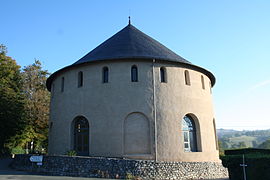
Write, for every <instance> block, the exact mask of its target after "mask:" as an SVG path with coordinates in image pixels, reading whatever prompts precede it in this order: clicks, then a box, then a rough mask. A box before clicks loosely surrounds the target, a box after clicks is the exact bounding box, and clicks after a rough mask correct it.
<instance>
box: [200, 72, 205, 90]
mask: <svg viewBox="0 0 270 180" xmlns="http://www.w3.org/2000/svg"><path fill="white" fill-rule="evenodd" d="M201 82H202V88H203V89H205V86H204V78H203V75H201Z"/></svg>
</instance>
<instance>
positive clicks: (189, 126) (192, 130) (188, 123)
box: [182, 115, 198, 152]
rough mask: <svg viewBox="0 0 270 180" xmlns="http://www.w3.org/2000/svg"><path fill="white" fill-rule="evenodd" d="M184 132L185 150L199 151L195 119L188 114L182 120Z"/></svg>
mask: <svg viewBox="0 0 270 180" xmlns="http://www.w3.org/2000/svg"><path fill="white" fill-rule="evenodd" d="M182 132H183V139H184V151H185V152H197V151H198V149H197V135H196V127H195V123H194V120H193V119H192V118H191V117H190V116H189V115H186V116H185V117H184V118H183V120H182Z"/></svg>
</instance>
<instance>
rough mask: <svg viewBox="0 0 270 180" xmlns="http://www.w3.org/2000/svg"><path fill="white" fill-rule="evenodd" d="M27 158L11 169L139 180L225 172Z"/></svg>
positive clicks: (190, 165)
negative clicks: (138, 178)
mask: <svg viewBox="0 0 270 180" xmlns="http://www.w3.org/2000/svg"><path fill="white" fill-rule="evenodd" d="M29 159H30V155H17V156H16V157H15V159H14V161H13V163H12V167H13V168H15V169H17V170H24V171H32V172H38V173H44V174H49V175H60V176H80V177H107V178H126V177H127V176H129V177H140V178H142V179H217V178H227V177H228V171H227V169H226V168H224V167H223V166H222V164H221V163H217V162H155V161H152V160H127V159H117V158H104V157H69V156H44V157H43V163H42V165H40V166H38V165H37V164H36V163H32V162H30V160H29Z"/></svg>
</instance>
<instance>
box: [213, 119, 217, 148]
mask: <svg viewBox="0 0 270 180" xmlns="http://www.w3.org/2000/svg"><path fill="white" fill-rule="evenodd" d="M213 126H214V133H215V134H214V135H215V141H216V150H218V138H217V130H216V122H215V119H213Z"/></svg>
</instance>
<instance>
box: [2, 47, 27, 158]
mask: <svg viewBox="0 0 270 180" xmlns="http://www.w3.org/2000/svg"><path fill="white" fill-rule="evenodd" d="M6 53H7V48H6V47H5V46H4V45H0V129H1V130H0V153H4V152H6V151H5V150H6V149H4V148H5V144H6V143H7V142H9V140H10V139H11V138H12V137H13V136H15V135H16V134H17V133H19V132H20V131H21V129H23V128H24V126H25V118H24V117H25V116H24V103H25V101H24V96H23V91H22V77H21V74H20V66H19V65H17V63H16V61H15V60H13V59H12V58H10V57H8V56H7V55H6Z"/></svg>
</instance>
